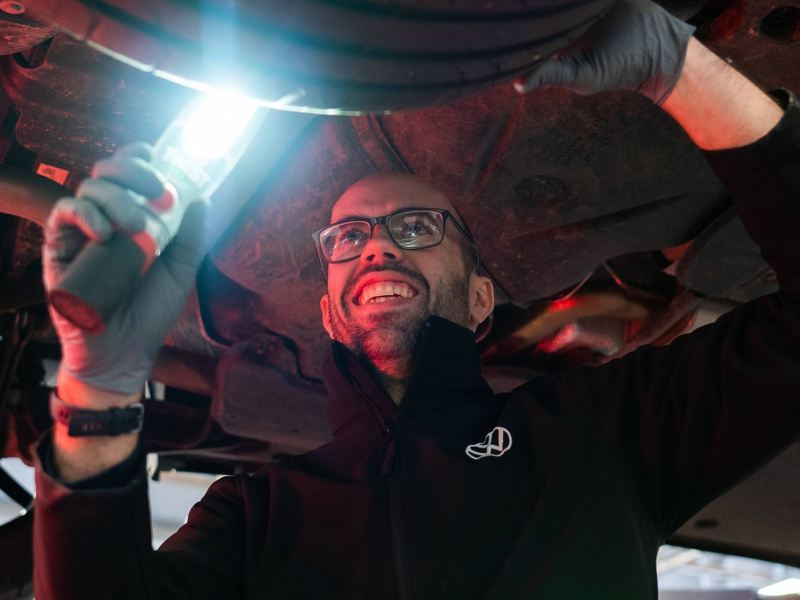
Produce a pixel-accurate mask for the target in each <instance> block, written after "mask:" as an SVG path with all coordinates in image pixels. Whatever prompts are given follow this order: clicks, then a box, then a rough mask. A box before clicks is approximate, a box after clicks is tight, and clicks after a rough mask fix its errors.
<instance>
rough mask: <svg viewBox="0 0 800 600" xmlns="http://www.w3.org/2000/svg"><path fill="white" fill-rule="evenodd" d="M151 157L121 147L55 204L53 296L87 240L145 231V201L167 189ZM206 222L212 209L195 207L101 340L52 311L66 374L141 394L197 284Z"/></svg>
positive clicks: (139, 148) (47, 246)
mask: <svg viewBox="0 0 800 600" xmlns="http://www.w3.org/2000/svg"><path fill="white" fill-rule="evenodd" d="M151 155H152V147H150V146H148V145H146V144H142V143H137V144H131V145H129V146H126V147H124V148H121V149H120V150H119V151H117V152H116V153H115V154H114V156H112V157H111V158H109V159H106V160H101V161H99V162H97V163H96V164H95V165H94V168H93V169H92V178H91V179H87V180H85V181H84V182H83V183H82V184H81V185H80V187H79V188H78V190H77V193H76V197H74V198H62V199H61V200H59V201H58V202H57V203H56V205H55V207H54V208H53V210H52V212H51V213H50V216H49V217H48V219H47V223H46V225H45V243H44V248H43V263H44V282H45V287H46V289H47V290H48V291H49V290H50V289H52V288H53V287H54V286H55V284H56V282H58V281H59V280H60V278H61V275H62V274H63V272H64V271H65V270H66V268H67V266H68V265H69V264H70V262H71V261H72V260H73V259H74V258H75V256H76V255H77V254H78V253H79V251H80V250H81V248H82V247H83V245H84V243H85V242H86V241H87V240H91V241H96V242H102V241H104V240H106V239H108V238H109V237H110V236H111V234H112V233H113V231H114V229H115V228H116V229H118V230H120V231H123V232H128V233H136V232H138V231H141V230H142V229H143V228H144V225H145V210H146V209H145V208H143V206H142V205H141V202H142V196H143V197H145V198H157V197H158V196H160V195H161V194H162V192H163V191H164V183H163V179H162V176H161V175H160V174H159V173H158V171H156V170H155V169H154V168H153V166H152V165H150V163H149V162H148V161H149V160H150V158H151ZM137 194H138V195H139V196H138V197H137ZM204 217H205V205H204V204H203V203H202V202H195V203H193V204H192V205H191V207H190V208H189V209H188V210H187V212H186V214H185V216H184V218H183V223H182V225H181V228H180V231H179V232H178V233H177V235H176V236H175V238H174V239H173V240H172V241H171V242H170V243H169V245H168V246H167V247H166V249H165V250H164V252H162V253H161V256H160V257H159V258H158V259H157V260H156V261H155V262H154V263H153V265H152V266H151V267H150V269H149V270H148V271H147V273H146V274H145V275H144V277H143V278H142V280H141V282H140V284H139V285H138V286H137V288H136V292H135V294H134V295H133V297H131V298H129V299H128V301H127V302H125V303H123V305H121V306H120V307H119V308H118V309H116V310H115V311H114V313H113V314H112V315H111V317H110V318H109V319H108V321H107V322H106V327H105V329H104V331H103V332H102V333H101V334H99V335H90V334H86V333H84V332H83V331H82V330H80V329H78V328H77V327H75V326H74V325H72V324H71V323H69V322H68V321H67V320H66V319H64V318H63V317H61V316H60V315H59V314H58V313H56V311H54V310H52V309H51V310H50V316H51V318H52V320H53V324H54V326H55V328H56V331H57V333H58V337H59V339H60V340H61V349H62V361H61V369H62V370H63V371H64V372H66V373H67V374H68V375H70V376H72V377H74V378H75V379H78V380H80V381H82V382H83V383H86V384H87V385H89V386H91V387H94V388H98V389H103V390H110V391H113V392H117V393H120V394H134V393H137V392H140V391H141V390H142V388H143V386H144V383H145V382H146V381H147V379H148V377H149V375H150V370H151V369H152V367H153V364H154V362H155V357H156V353H157V352H158V350H159V348H160V347H161V345H162V343H163V341H164V338H165V337H166V335H167V333H168V332H169V330H170V328H171V327H172V326H173V324H174V323H175V321H176V320H177V318H178V316H179V315H180V313H181V310H182V309H183V305H184V303H185V301H186V297H187V296H188V294H189V292H190V291H191V289H192V287H193V286H194V281H195V276H196V274H197V269H198V266H199V264H200V261H201V260H202V258H203V240H204V223H205V218H204ZM102 276H103V274H102V273H97V277H102Z"/></svg>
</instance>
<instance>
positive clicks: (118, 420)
mask: <svg viewBox="0 0 800 600" xmlns="http://www.w3.org/2000/svg"><path fill="white" fill-rule="evenodd" d="M50 415H51V416H52V417H53V420H54V421H56V422H57V423H61V424H63V425H66V426H67V434H68V435H70V436H71V437H83V436H90V435H122V434H123V433H131V432H133V431H141V430H142V424H143V423H144V404H142V403H141V402H137V403H136V404H131V405H129V406H126V407H124V408H110V409H108V410H86V409H83V408H78V407H76V406H72V405H70V404H67V403H66V402H64V401H63V400H62V399H61V398H59V397H58V395H57V394H56V392H55V391H53V393H52V394H50Z"/></svg>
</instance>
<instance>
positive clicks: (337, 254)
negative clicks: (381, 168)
mask: <svg viewBox="0 0 800 600" xmlns="http://www.w3.org/2000/svg"><path fill="white" fill-rule="evenodd" d="M378 222H380V221H378ZM386 226H387V229H388V231H389V235H390V236H391V238H392V240H394V242H395V243H396V244H397V245H398V246H400V247H401V248H405V249H420V248H428V247H430V246H435V245H436V244H438V243H440V242H441V241H442V238H443V237H444V215H443V214H442V213H440V212H437V211H427V210H416V211H406V212H401V213H397V214H395V215H391V216H390V217H389V218H388V219H387V220H386ZM371 229H372V227H371V225H370V222H369V221H346V222H344V223H339V224H337V225H331V226H330V227H328V228H327V229H325V230H323V231H322V232H321V233H320V236H319V239H320V246H321V247H322V250H323V252H324V253H325V257H326V258H327V260H329V261H331V262H337V261H344V260H348V259H351V258H355V257H356V256H359V255H360V254H361V251H362V250H363V248H364V246H365V245H366V243H367V242H368V241H369V239H370V235H371Z"/></svg>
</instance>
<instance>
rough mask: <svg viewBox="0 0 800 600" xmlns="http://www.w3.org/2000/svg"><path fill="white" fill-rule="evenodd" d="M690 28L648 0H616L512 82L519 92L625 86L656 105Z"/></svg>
mask: <svg viewBox="0 0 800 600" xmlns="http://www.w3.org/2000/svg"><path fill="white" fill-rule="evenodd" d="M693 32H694V27H692V26H691V25H689V24H687V23H684V22H683V21H681V20H680V19H678V18H676V17H673V16H672V15H671V14H669V13H668V12H667V11H666V10H664V9H663V8H661V7H660V6H659V5H658V4H655V3H654V2H651V0H620V1H619V2H618V3H617V4H615V5H614V7H613V8H612V9H611V10H610V11H609V12H608V13H607V14H606V15H604V16H603V17H602V18H601V19H600V20H599V21H598V22H597V23H596V24H595V25H594V26H593V27H592V28H591V29H589V31H587V32H586V33H585V34H584V35H583V36H581V37H580V38H579V39H578V40H577V41H576V42H575V43H574V44H572V45H571V46H570V47H568V48H567V49H566V50H564V51H562V52H561V53H559V54H557V55H556V56H555V57H553V58H551V59H549V60H546V61H544V62H542V63H541V65H539V66H537V67H536V68H535V69H534V70H533V71H532V72H530V73H528V74H527V75H524V76H522V77H520V78H518V79H517V80H516V81H515V82H514V87H515V88H516V90H517V91H518V92H522V93H524V92H529V91H531V90H533V89H536V88H538V87H542V86H561V87H566V88H568V89H571V90H573V91H574V92H576V93H578V94H583V95H590V94H596V93H598V92H604V91H611V90H629V91H632V92H639V93H641V94H643V95H645V96H647V97H648V98H650V99H651V100H652V101H653V102H655V103H656V104H659V105H660V104H661V103H662V102H663V101H664V100H665V99H666V98H667V96H669V94H670V92H671V91H672V88H673V87H674V86H675V84H676V83H677V81H678V79H679V78H680V75H681V71H682V70H683V63H684V59H685V58H686V48H687V46H688V44H689V38H691V36H692V33H693Z"/></svg>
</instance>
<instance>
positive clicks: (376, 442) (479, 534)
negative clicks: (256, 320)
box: [35, 108, 800, 600]
mask: <svg viewBox="0 0 800 600" xmlns="http://www.w3.org/2000/svg"><path fill="white" fill-rule="evenodd" d="M710 160H711V162H712V165H713V166H714V167H715V168H716V170H717V172H718V173H719V174H720V176H721V177H722V179H723V181H724V183H726V184H727V185H728V188H729V189H731V190H733V192H734V200H735V201H736V202H737V205H738V208H739V211H740V214H742V216H743V218H744V220H745V223H746V225H747V227H748V229H749V230H750V233H751V235H753V237H754V238H755V239H756V241H757V242H759V243H760V244H761V247H762V249H763V253H764V255H765V257H766V258H767V259H768V260H769V261H770V264H771V265H772V266H773V267H774V268H775V269H776V271H777V273H778V276H779V280H780V282H781V286H782V291H781V292H779V293H776V294H773V295H770V296H767V297H764V298H761V299H758V300H756V301H754V302H751V303H749V304H746V305H744V306H742V307H740V308H738V309H736V310H735V311H733V312H731V313H729V314H727V315H725V316H723V317H722V318H721V319H720V320H719V321H718V322H717V323H715V324H714V325H711V326H708V327H705V328H702V329H700V330H698V331H697V332H695V333H693V334H691V335H688V336H683V337H681V338H679V339H678V340H677V341H676V342H674V343H673V344H672V345H670V346H669V347H663V348H655V347H646V348H643V349H640V350H639V351H637V352H635V353H633V354H631V355H628V356H627V357H625V358H623V359H621V360H617V361H614V362H612V363H610V364H608V365H605V366H603V367H597V368H590V367H585V368H578V369H573V370H571V371H569V372H566V373H562V374H560V375H558V376H545V377H541V378H538V379H535V380H533V381H531V382H530V383H528V384H526V385H524V386H522V387H520V388H518V389H516V390H515V391H513V392H512V393H510V394H502V395H493V394H492V392H491V390H490V389H489V387H488V386H487V385H486V383H485V382H484V381H483V380H482V379H481V377H480V363H479V357H478V353H477V350H476V347H475V344H474V341H473V338H472V334H471V333H470V332H468V331H467V330H465V329H462V328H460V327H458V326H456V325H453V324H452V323H449V322H447V321H444V320H442V319H438V318H432V319H430V320H429V321H428V323H427V324H426V327H425V330H424V333H423V334H422V337H421V339H420V340H419V345H418V348H417V353H416V355H415V356H416V359H415V361H416V362H415V366H414V369H413V374H412V377H411V380H410V386H409V388H408V391H407V393H406V395H405V397H404V399H403V400H402V402H401V404H400V406H399V408H397V407H395V405H394V404H393V403H392V402H391V400H390V399H389V398H388V396H387V395H386V394H385V392H384V391H383V390H382V389H381V387H380V386H379V385H378V384H377V382H376V381H375V380H374V379H373V377H372V376H371V375H370V372H369V370H368V369H367V368H366V367H365V366H364V365H363V364H361V363H360V362H359V360H358V359H356V358H355V357H354V356H352V355H351V354H350V353H349V352H348V351H347V350H345V349H344V348H343V347H341V346H339V345H337V344H334V346H333V348H332V351H331V354H330V357H329V360H328V362H327V364H326V367H325V369H324V376H325V382H326V385H327V386H328V389H329V391H330V395H331V424H332V426H333V428H334V430H335V433H336V439H335V441H334V442H332V443H331V444H329V445H327V446H324V447H322V448H320V449H318V450H316V451H314V452H312V453H309V454H307V455H304V456H301V457H298V458H295V459H292V460H290V461H288V462H286V463H283V464H273V465H269V466H267V467H265V468H263V469H262V470H261V471H259V472H257V473H256V474H254V475H239V476H233V477H226V478H223V479H221V480H220V481H218V482H217V483H215V484H214V485H213V486H212V487H211V489H210V490H209V492H208V493H207V494H206V496H205V497H204V498H203V500H201V502H200V503H198V504H197V505H196V506H195V507H194V508H193V509H192V512H191V514H190V516H189V521H188V523H187V524H186V525H185V526H184V527H183V528H181V529H180V530H179V531H178V532H177V533H176V534H175V535H174V536H172V537H171V538H170V539H169V540H167V541H166V542H165V543H164V544H163V546H162V547H161V549H160V550H159V551H157V552H153V551H152V550H151V548H150V529H149V519H148V505H147V492H146V478H145V476H144V473H143V468H140V470H139V472H138V475H137V476H136V477H135V478H134V479H133V481H131V482H129V483H128V484H126V485H123V486H120V487H115V488H107V489H88V490H87V489H83V490H75V489H69V488H68V487H66V486H64V485H62V484H61V483H59V482H58V481H57V479H55V478H54V477H52V476H51V475H48V474H47V473H45V472H44V471H43V470H42V469H41V468H39V469H38V473H37V489H38V497H37V506H36V510H37V517H36V530H35V536H36V541H35V545H36V586H37V598H40V599H41V600H53V599H55V598H58V599H71V598H76V599H77V598H80V599H81V600H88V599H91V598H104V599H110V598H114V599H115V600H122V599H125V598H131V599H133V598H136V599H144V598H151V599H178V598H193V599H209V600H210V599H214V600H217V599H220V598H248V599H251V598H252V599H256V598H258V599H263V598H312V597H322V598H394V597H397V598H536V599H537V600H555V599H583V598H587V599H592V600H602V599H606V598H608V599H614V600H642V599H647V598H651V599H654V598H656V596H657V591H656V573H655V559H656V553H657V551H658V548H659V546H660V544H661V543H662V541H663V540H664V539H665V537H666V536H667V535H669V534H670V533H671V532H673V531H674V530H675V529H677V528H678V527H679V526H680V525H681V524H682V523H683V522H684V521H685V520H686V519H687V518H689V517H690V516H692V515H693V514H694V513H695V512H697V511H698V510H699V509H700V508H701V507H702V506H704V505H705V504H706V503H708V502H709V501H710V500H712V499H713V498H715V497H716V496H718V495H719V494H721V493H722V492H724V491H725V490H727V489H728V488H730V487H731V486H732V485H734V484H735V483H736V482H738V481H740V480H741V479H742V478H744V477H745V476H747V475H748V474H749V473H751V472H752V471H753V470H754V469H756V468H757V467H758V466H760V465H761V464H763V463H764V462H765V461H767V460H768V459H769V458H771V457H772V456H774V455H775V454H777V453H778V452H779V451H780V450H781V449H782V448H784V447H785V446H786V445H788V444H789V443H790V442H791V441H792V440H793V439H794V438H795V437H796V436H797V434H798V432H799V431H800V400H798V398H800V394H799V392H800V351H799V350H798V348H800V302H798V301H799V300H800V240H798V239H797V237H796V233H797V232H800V110H798V109H797V108H793V109H790V111H789V112H788V113H787V115H786V116H785V117H784V119H783V120H782V121H781V123H780V124H779V126H778V127H777V128H776V130H774V131H773V132H772V133H771V134H770V135H769V136H768V137H767V138H766V139H764V140H762V141H761V142H759V143H757V144H754V145H752V146H749V147H747V148H744V149H739V150H734V151H727V152H717V153H713V155H712V156H710ZM498 428H502V429H498ZM492 432H494V433H493V435H490V434H492ZM487 435H488V436H489V438H488V440H487ZM487 441H488V442H493V443H494V446H495V448H494V449H492V448H489V447H488V446H486V445H485V444H484V445H481V444H483V443H484V442H487ZM47 444H48V439H45V440H44V442H43V446H42V447H41V448H40V451H45V452H46V450H47ZM470 446H471V447H472V448H471V450H470V452H469V453H468V452H467V449H468V447H470Z"/></svg>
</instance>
